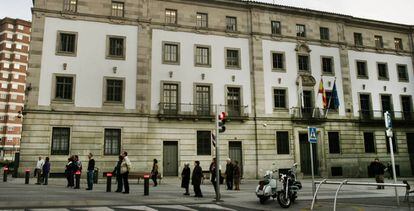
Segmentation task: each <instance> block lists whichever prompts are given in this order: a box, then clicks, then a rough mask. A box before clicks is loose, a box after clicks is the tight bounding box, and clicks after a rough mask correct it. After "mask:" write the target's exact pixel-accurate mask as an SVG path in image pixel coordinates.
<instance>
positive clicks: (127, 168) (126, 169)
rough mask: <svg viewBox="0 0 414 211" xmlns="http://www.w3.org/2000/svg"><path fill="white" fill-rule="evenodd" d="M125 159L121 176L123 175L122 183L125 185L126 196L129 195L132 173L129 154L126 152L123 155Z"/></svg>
mask: <svg viewBox="0 0 414 211" xmlns="http://www.w3.org/2000/svg"><path fill="white" fill-rule="evenodd" d="M123 156H124V159H123V161H122V163H121V175H122V182H123V183H124V192H123V193H125V194H129V183H128V175H129V172H130V171H131V161H130V160H129V158H128V153H127V152H126V151H124V153H123Z"/></svg>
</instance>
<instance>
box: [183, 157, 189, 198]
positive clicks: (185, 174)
mask: <svg viewBox="0 0 414 211" xmlns="http://www.w3.org/2000/svg"><path fill="white" fill-rule="evenodd" d="M190 171H191V170H190V164H189V163H185V164H184V168H183V171H182V172H181V187H182V188H184V189H185V193H184V195H186V196H189V195H190V192H189V191H188V187H189V186H190Z"/></svg>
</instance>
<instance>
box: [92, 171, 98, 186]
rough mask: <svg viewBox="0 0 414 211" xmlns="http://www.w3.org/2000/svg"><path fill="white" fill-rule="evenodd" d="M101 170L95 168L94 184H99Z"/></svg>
mask: <svg viewBox="0 0 414 211" xmlns="http://www.w3.org/2000/svg"><path fill="white" fill-rule="evenodd" d="M98 176H99V169H98V168H95V170H94V171H93V184H98Z"/></svg>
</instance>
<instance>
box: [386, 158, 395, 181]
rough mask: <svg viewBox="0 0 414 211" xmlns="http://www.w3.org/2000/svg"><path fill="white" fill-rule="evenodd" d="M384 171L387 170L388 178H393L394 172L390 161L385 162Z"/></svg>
mask: <svg viewBox="0 0 414 211" xmlns="http://www.w3.org/2000/svg"><path fill="white" fill-rule="evenodd" d="M386 171H387V172H388V179H393V178H394V176H393V175H394V174H393V173H392V165H391V162H388V163H387V168H386Z"/></svg>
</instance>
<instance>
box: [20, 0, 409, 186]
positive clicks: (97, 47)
mask: <svg viewBox="0 0 414 211" xmlns="http://www.w3.org/2000/svg"><path fill="white" fill-rule="evenodd" d="M33 28H34V30H33V33H32V37H33V41H32V42H31V57H30V61H29V63H30V68H29V73H30V74H29V75H28V83H30V85H31V90H30V91H27V103H26V105H25V110H24V126H25V130H24V131H23V139H22V140H23V141H22V146H21V160H22V164H21V165H22V166H24V167H29V166H33V165H34V162H35V160H36V156H38V155H44V156H49V157H51V160H52V162H53V165H52V166H55V167H56V169H52V173H59V172H60V171H61V168H59V166H64V164H65V161H66V159H67V157H68V156H69V155H71V154H78V155H80V156H81V159H86V156H87V154H88V153H89V152H92V153H93V154H94V155H95V157H96V160H97V166H98V167H99V168H100V169H101V170H102V171H109V170H111V169H112V168H113V165H114V164H115V162H116V160H117V155H118V154H120V152H121V151H123V150H126V151H128V154H129V157H130V159H131V160H132V162H133V170H132V171H146V170H150V168H151V163H152V159H154V158H157V159H158V160H160V161H161V162H160V169H161V172H162V174H163V175H164V176H177V175H179V171H180V169H181V168H182V167H183V164H184V163H185V162H192V161H195V160H199V161H200V162H201V165H202V167H203V168H205V169H207V168H208V165H209V163H210V161H211V159H212V157H214V156H215V150H214V149H215V147H214V145H213V144H212V141H211V136H212V133H213V131H214V129H215V124H214V118H215V116H216V115H217V113H218V112H221V111H226V112H227V113H228V115H229V117H228V118H229V121H228V123H227V130H226V131H225V133H222V134H220V137H219V143H218V144H219V146H220V152H219V153H220V155H221V157H229V158H231V159H233V160H238V161H239V162H240V163H241V165H242V169H243V175H244V177H246V178H255V177H257V176H258V175H260V174H262V173H264V170H266V169H271V168H272V169H279V170H280V171H284V170H285V169H287V168H290V166H291V165H292V164H293V163H295V162H297V163H298V164H299V168H298V170H299V171H300V175H303V176H307V175H309V174H310V172H311V167H310V157H309V152H310V145H309V143H308V141H307V138H308V137H307V127H308V126H310V125H312V126H316V127H318V137H319V142H318V144H316V145H315V147H314V154H315V155H316V156H315V163H316V165H315V170H316V171H315V172H316V173H317V174H318V175H320V176H324V177H331V176H346V177H363V176H367V175H368V174H369V171H368V168H367V166H368V165H369V163H370V162H371V161H372V160H373V159H374V158H375V157H379V158H380V159H381V160H383V161H384V162H387V161H389V160H390V155H389V145H388V144H387V142H386V139H385V129H384V126H383V124H384V120H383V115H382V113H383V111H389V112H391V113H392V114H393V117H394V135H395V138H394V139H393V142H394V144H395V146H396V147H395V148H394V149H395V152H396V156H395V157H396V163H397V165H398V169H399V170H398V171H399V174H401V175H405V176H408V175H411V174H413V173H414V172H413V171H414V170H413V169H414V156H413V155H412V153H413V152H414V140H413V134H414V127H413V125H414V116H413V106H412V104H413V100H412V95H413V93H414V85H413V83H411V82H412V80H414V75H413V73H414V72H413V37H412V36H413V27H412V26H408V25H403V24H395V23H387V22H381V21H375V20H366V19H361V18H356V17H352V16H346V15H339V14H333V13H327V12H321V11H313V10H307V9H300V8H294V7H286V6H281V5H273V4H266V3H259V2H246V1H230V0H214V1H201V0H199V1H188V0H174V1H172V0H151V1H149V0H143V1H132V0H123V1H109V0H107V1H104V2H99V3H98V2H96V1H92V0H63V1H57V0H55V1H40V0H37V1H35V4H34V8H33ZM320 81H323V87H324V89H325V92H326V96H327V99H328V100H327V102H326V103H327V105H324V104H323V102H322V100H321V95H320V94H319V93H318V92H319V91H318V90H319V87H320ZM334 86H335V87H336V89H335V90H334ZM332 99H333V100H332ZM221 165H222V166H224V163H222V164H221Z"/></svg>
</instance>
